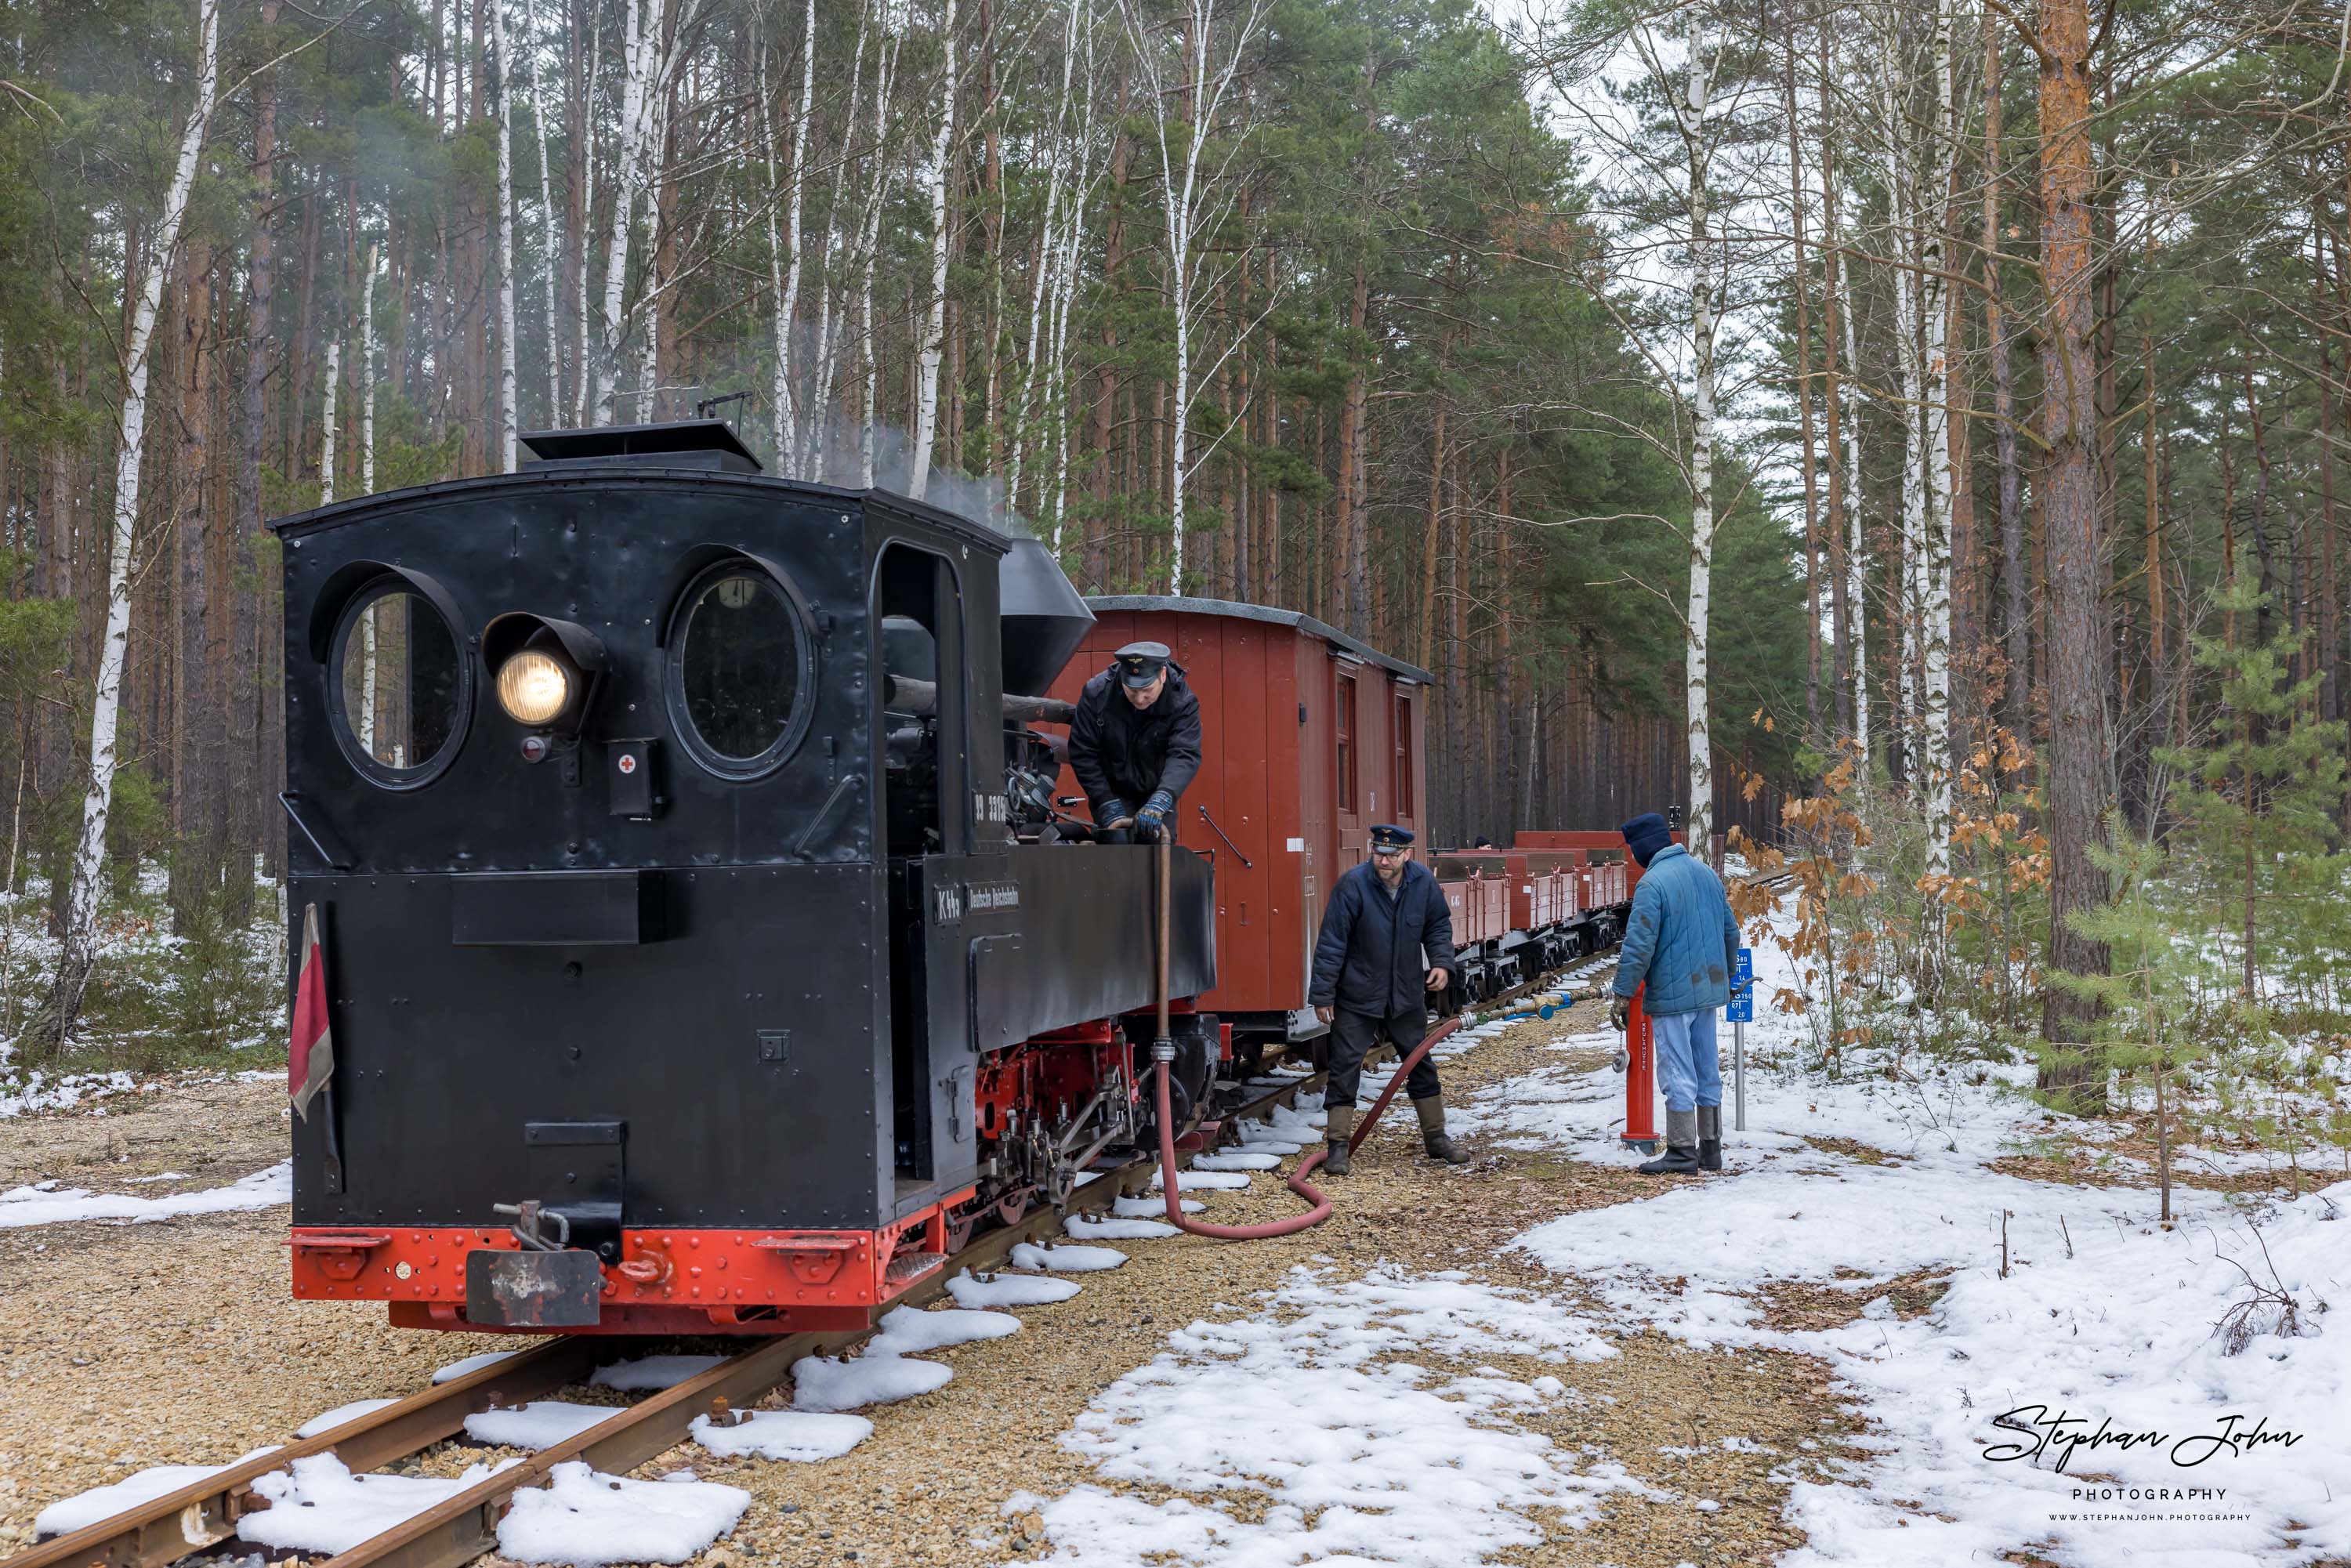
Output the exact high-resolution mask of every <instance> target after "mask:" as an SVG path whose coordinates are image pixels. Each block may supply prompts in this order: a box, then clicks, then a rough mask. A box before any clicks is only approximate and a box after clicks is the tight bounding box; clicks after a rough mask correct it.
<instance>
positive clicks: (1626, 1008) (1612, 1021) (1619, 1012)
mask: <svg viewBox="0 0 2351 1568" xmlns="http://www.w3.org/2000/svg"><path fill="white" fill-rule="evenodd" d="M1608 1027H1609V1028H1610V1029H1613V1030H1615V1031H1616V1032H1617V1033H1618V1034H1623V1033H1624V1032H1625V1030H1628V1029H1631V1028H1632V1027H1633V998H1630V997H1611V998H1608Z"/></svg>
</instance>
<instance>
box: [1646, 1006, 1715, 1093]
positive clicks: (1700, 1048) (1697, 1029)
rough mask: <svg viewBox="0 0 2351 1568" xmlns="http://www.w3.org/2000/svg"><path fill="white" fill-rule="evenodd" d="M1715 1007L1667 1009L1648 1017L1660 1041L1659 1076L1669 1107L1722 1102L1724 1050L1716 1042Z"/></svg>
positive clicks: (1653, 1033)
mask: <svg viewBox="0 0 2351 1568" xmlns="http://www.w3.org/2000/svg"><path fill="white" fill-rule="evenodd" d="M1714 1024H1715V1011H1714V1009H1712V1008H1701V1009H1699V1010H1698V1011H1697V1012H1694V1013H1666V1014H1664V1015H1662V1016H1660V1017H1657V1018H1653V1019H1650V1020H1649V1033H1650V1038H1651V1039H1653V1040H1656V1042H1657V1078H1658V1080H1659V1082H1661V1083H1662V1085H1663V1086H1664V1088H1665V1092H1666V1109H1667V1110H1668V1111H1691V1110H1696V1109H1697V1108H1698V1107H1699V1106H1701V1105H1715V1106H1719V1105H1720V1104H1721V1103H1722V1052H1721V1051H1719V1050H1718V1049H1717V1047H1716V1045H1715V1029H1714Z"/></svg>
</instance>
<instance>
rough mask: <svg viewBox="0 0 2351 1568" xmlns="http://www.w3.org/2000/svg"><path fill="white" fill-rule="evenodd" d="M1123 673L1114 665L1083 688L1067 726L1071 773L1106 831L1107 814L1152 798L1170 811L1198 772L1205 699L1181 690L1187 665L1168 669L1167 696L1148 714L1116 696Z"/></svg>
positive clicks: (1109, 821)
mask: <svg viewBox="0 0 2351 1568" xmlns="http://www.w3.org/2000/svg"><path fill="white" fill-rule="evenodd" d="M1153 646H1155V647H1157V646H1159V644H1157V643H1154V644H1153ZM1122 669H1123V665H1121V664H1113V665H1111V666H1110V668H1108V669H1106V670H1104V671H1103V672H1102V674H1098V675H1096V676H1094V677H1093V678H1092V680H1089V681H1088V682H1087V683H1086V689H1085V691H1084V693H1083V695H1081V696H1080V697H1079V698H1078V711H1077V716H1075V717H1074V718H1072V719H1071V721H1070V771H1071V772H1072V773H1074V774H1076V775H1077V778H1078V788H1079V789H1082V790H1084V791H1085V793H1086V799H1087V800H1091V801H1092V802H1093V811H1094V821H1096V822H1099V823H1101V824H1102V825H1103V826H1104V827H1108V826H1110V825H1111V824H1112V823H1113V822H1115V821H1117V820H1118V818H1117V817H1113V816H1108V815H1105V814H1104V812H1105V810H1106V808H1108V807H1112V806H1119V805H1121V803H1122V802H1123V801H1127V800H1144V799H1146V798H1147V797H1149V796H1152V795H1155V794H1165V796H1166V797H1167V803H1168V806H1169V808H1170V810H1171V811H1172V810H1173V808H1174V806H1175V801H1176V800H1178V799H1179V798H1180V797H1181V796H1182V795H1183V793H1184V790H1185V788H1186V786H1188V785H1189V784H1190V783H1191V782H1192V776H1193V775H1194V774H1196V773H1197V772H1198V771H1199V770H1200V699H1199V698H1197V697H1196V696H1194V695H1192V688H1191V687H1189V686H1187V685H1185V684H1184V669H1183V666H1182V665H1180V664H1169V665H1168V666H1167V685H1166V687H1165V689H1164V690H1163V691H1161V692H1160V694H1159V695H1158V698H1157V699H1156V700H1155V701H1154V702H1153V703H1152V705H1151V706H1149V707H1145V708H1138V707H1136V706H1134V704H1133V703H1131V702H1129V701H1127V700H1126V698H1125V697H1124V696H1123V695H1121V693H1120V692H1119V691H1118V690H1117V689H1116V688H1117V687H1118V686H1119V685H1121V684H1122V675H1121V671H1122ZM1144 685H1150V683H1149V682H1148V681H1146V682H1144ZM1131 814H1132V813H1129V812H1127V811H1126V810H1124V809H1123V807H1122V809H1121V810H1120V812H1119V816H1127V815H1131Z"/></svg>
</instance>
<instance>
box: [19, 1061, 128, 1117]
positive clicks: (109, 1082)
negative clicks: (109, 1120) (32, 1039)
mask: <svg viewBox="0 0 2351 1568" xmlns="http://www.w3.org/2000/svg"><path fill="white" fill-rule="evenodd" d="M137 1087H138V1082H137V1081H136V1080H135V1079H133V1078H132V1077H131V1074H129V1073H128V1072H73V1073H68V1074H67V1075H66V1076H64V1077H62V1078H57V1077H51V1076H49V1075H47V1074H46V1073H42V1072H38V1071H36V1072H31V1073H27V1074H26V1077H25V1080H24V1082H21V1083H18V1084H17V1085H16V1086H15V1087H14V1088H12V1089H10V1090H8V1091H7V1092H5V1093H0V1118H6V1117H9V1116H21V1115H24V1114H25V1113H27V1112H31V1111H57V1110H62V1109H64V1108H65V1107H66V1106H68V1105H72V1104H77V1103H79V1102H80V1101H82V1100H83V1099H85V1098H87V1097H89V1096H91V1095H104V1094H120V1093H123V1092H126V1091H129V1090H131V1089H135V1088H137Z"/></svg>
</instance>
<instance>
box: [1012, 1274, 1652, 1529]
mask: <svg viewBox="0 0 2351 1568" xmlns="http://www.w3.org/2000/svg"><path fill="white" fill-rule="evenodd" d="M1613 1354H1615V1352H1614V1349H1613V1347H1611V1346H1609V1345H1607V1344H1606V1343H1604V1341H1602V1340H1600V1339H1599V1338H1598V1337H1597V1336H1596V1335H1595V1334H1594V1333H1593V1331H1592V1328H1591V1325H1590V1324H1589V1323H1588V1322H1585V1321H1583V1320H1581V1319H1579V1318H1577V1317H1575V1316H1573V1314H1571V1313H1569V1312H1565V1311H1564V1310H1562V1308H1561V1307H1560V1305H1559V1304H1558V1303H1556V1302H1553V1301H1546V1300H1543V1299H1541V1298H1540V1297H1536V1296H1532V1295H1530V1294H1527V1293H1526V1292H1523V1291H1510V1290H1504V1289H1498V1288H1495V1287H1492V1286H1489V1285H1485V1284H1481V1283H1479V1282H1477V1281H1472V1280H1471V1279H1469V1278H1468V1276H1467V1275H1463V1274H1458V1273H1447V1274H1437V1275H1411V1274H1404V1273H1397V1272H1393V1271H1381V1272H1375V1273H1374V1274H1373V1275H1371V1276H1369V1277H1368V1278H1365V1279H1361V1280H1355V1281H1344V1282H1342V1281H1334V1280H1333V1279H1332V1277H1331V1276H1330V1274H1329V1273H1328V1272H1327V1271H1322V1272H1318V1271H1314V1270H1308V1269H1304V1268H1301V1269H1298V1270H1293V1271H1292V1272H1291V1274H1290V1278H1289V1280H1288V1281H1287V1282H1286V1283H1285V1284H1284V1285H1283V1286H1282V1287H1281V1288H1280V1290H1278V1291H1270V1292H1268V1293H1267V1294H1266V1297H1265V1300H1264V1303H1263V1305H1262V1306H1261V1307H1260V1308H1259V1310H1258V1311H1256V1312H1252V1313H1251V1314H1250V1315H1249V1316H1246V1317H1242V1318H1238V1319H1234V1320H1230V1321H1228V1322H1195V1323H1193V1324H1192V1325H1191V1326H1190V1327H1188V1328H1186V1329H1184V1330H1182V1331H1180V1332H1179V1333H1175V1334H1174V1335H1171V1336H1170V1338H1169V1341H1168V1348H1167V1349H1166V1350H1165V1351H1164V1352H1162V1353H1161V1354H1160V1355H1159V1356H1158V1357H1157V1358H1156V1359H1155V1360H1153V1361H1152V1362H1151V1363H1150V1364H1147V1365H1145V1366H1143V1367H1140V1368H1138V1369H1136V1370H1135V1371H1134V1372H1132V1373H1129V1374H1128V1375H1126V1376H1124V1377H1123V1378H1121V1379H1119V1380H1118V1382H1116V1383H1114V1384H1113V1385H1111V1386H1110V1387H1108V1388H1107V1389H1104V1390H1103V1391H1102V1394H1101V1395H1099V1396H1096V1398H1095V1399H1094V1401H1093V1402H1092V1405H1091V1406H1088V1407H1087V1409H1086V1411H1085V1412H1084V1414H1082V1415H1081V1416H1079V1417H1078V1419H1077V1422H1076V1423H1075V1425H1074V1426H1073V1427H1072V1428H1071V1430H1070V1431H1069V1432H1067V1433H1065V1434H1064V1435H1063V1437H1062V1438H1061V1442H1062V1445H1063V1447H1065V1448H1069V1449H1071V1450H1072V1451H1074V1452H1076V1453H1079V1454H1081V1455H1084V1456H1085V1457H1087V1458H1090V1459H1092V1461H1093V1462H1094V1464H1095V1465H1096V1467H1097V1468H1098V1469H1099V1470H1100V1472H1101V1474H1102V1478H1103V1479H1105V1480H1107V1481H1115V1482H1123V1483H1136V1482H1141V1483H1145V1484H1149V1485H1155V1486H1159V1487H1165V1488H1168V1489H1171V1490H1174V1491H1175V1492H1177V1493H1179V1494H1181V1495H1178V1496H1176V1497H1174V1498H1170V1499H1167V1500H1164V1501H1155V1500H1152V1499H1151V1498H1150V1497H1149V1496H1146V1495H1140V1494H1136V1493H1134V1492H1120V1491H1112V1490H1108V1489H1107V1488H1105V1487H1099V1486H1092V1485H1086V1486H1081V1487H1079V1488H1077V1489H1075V1490H1072V1491H1071V1492H1069V1493H1067V1494H1066V1495H1064V1496H1061V1497H1059V1498H1055V1499H1051V1500H1040V1499H1038V1498H1035V1497H1030V1496H1026V1495H1024V1496H1020V1497H1016V1498H1014V1499H1012V1500H1010V1501H1008V1502H1007V1503H1006V1505H1005V1511H1006V1512H1008V1513H1012V1512H1021V1511H1028V1510H1030V1509H1035V1510H1037V1511H1039V1512H1040V1513H1041V1514H1042V1516H1043V1518H1044V1521H1045V1531H1046V1535H1047V1538H1048V1540H1049V1542H1050V1544H1051V1545H1052V1547H1053V1548H1054V1552H1053V1555H1052V1556H1051V1557H1050V1558H1049V1559H1047V1561H1050V1562H1053V1563H1070V1564H1081V1565H1084V1568H1112V1565H1113V1564H1116V1565H1120V1568H1124V1565H1128V1564H1133V1563H1139V1562H1143V1561H1144V1560H1146V1558H1148V1559H1150V1560H1154V1561H1155V1560H1156V1557H1155V1555H1154V1554H1157V1553H1167V1554H1169V1555H1170V1556H1171V1558H1172V1559H1173V1560H1176V1561H1181V1562H1184V1563H1197V1564H1204V1565H1205V1564H1218V1565H1230V1568H1240V1565H1242V1564H1249V1565H1256V1564H1273V1563H1301V1562H1332V1563H1338V1562H1348V1563H1374V1562H1376V1563H1395V1564H1400V1565H1410V1568H1472V1565H1474V1564H1479V1563H1487V1562H1489V1561H1490V1560H1491V1558H1490V1555H1489V1554H1490V1553H1493V1552H1502V1551H1506V1550H1510V1549H1511V1548H1519V1547H1529V1546H1533V1545H1536V1544H1539V1543H1541V1542H1543V1541H1544V1540H1546V1539H1547V1538H1550V1537H1552V1536H1555V1535H1556V1532H1557V1531H1559V1530H1560V1529H1561V1528H1562V1527H1565V1528H1573V1527H1575V1526H1577V1525H1579V1524H1580V1523H1582V1522H1586V1521H1589V1520H1591V1519H1592V1518H1593V1517H1595V1515H1596V1510H1595V1508H1594V1501H1595V1500H1596V1499H1597V1498H1598V1497H1600V1496H1601V1495H1603V1494H1604V1493H1606V1492H1609V1491H1614V1490H1634V1491H1639V1492H1643V1493H1645V1494H1647V1495H1653V1496H1657V1497H1664V1496H1666V1495H1667V1494H1665V1493H1662V1492H1657V1491H1656V1490H1655V1489H1652V1488H1649V1487H1648V1486H1646V1484H1645V1483H1643V1482H1641V1481H1639V1480H1637V1479H1634V1478H1633V1477H1631V1476H1630V1475H1628V1474H1626V1473H1625V1471H1624V1470H1623V1469H1621V1468H1619V1467H1617V1466H1616V1465H1615V1464H1614V1462H1613V1461H1610V1462H1607V1463H1603V1464H1593V1465H1588V1466H1587V1465H1583V1464H1582V1462H1581V1459H1580V1457H1579V1456H1578V1455H1576V1454H1574V1453H1572V1452H1569V1451H1567V1450H1565V1449H1562V1448H1558V1447H1557V1446H1555V1445H1554V1444H1553V1443H1552V1441H1551V1439H1550V1438H1549V1437H1545V1436H1544V1435H1543V1434H1541V1432H1537V1431H1532V1430H1530V1429H1529V1428H1528V1427H1525V1426H1524V1425H1523V1424H1521V1423H1520V1421H1519V1420H1518V1419H1517V1418H1516V1415H1515V1413H1516V1412H1520V1411H1524V1410H1531V1409H1533V1408H1537V1407H1541V1406H1548V1405H1552V1404H1553V1403H1554V1402H1560V1401H1566V1400H1570V1399H1572V1398H1573V1392H1572V1391H1571V1390H1570V1389H1569V1388H1568V1387H1567V1385H1565V1384H1563V1383H1562V1381H1561V1380H1560V1379H1559V1378H1557V1377H1554V1376H1552V1375H1539V1376H1537V1377H1534V1378H1532V1379H1530V1380H1525V1381H1521V1380H1520V1379H1518V1378H1514V1377H1510V1376H1507V1375H1501V1374H1499V1371H1498V1369H1496V1368H1494V1367H1492V1366H1490V1365H1479V1366H1478V1367H1477V1369H1476V1370H1475V1371H1474V1372H1473V1373H1469V1374H1467V1375H1458V1376H1457V1375H1448V1374H1446V1373H1444V1372H1440V1371H1435V1370H1431V1369H1430V1367H1429V1366H1428V1365H1427V1363H1429V1362H1431V1361H1434V1360H1438V1359H1468V1360H1470V1361H1473V1362H1476V1361H1482V1360H1483V1359H1484V1358H1488V1357H1491V1356H1495V1355H1518V1356H1529V1357H1533V1358H1536V1359H1539V1360H1541V1361H1544V1362H1550V1363H1553V1364H1558V1365H1559V1366H1560V1367H1561V1368H1562V1370H1565V1369H1567V1368H1569V1367H1572V1366H1573V1364H1574V1363H1575V1362H1576V1361H1578V1360H1590V1359H1597V1358H1600V1357H1604V1356H1607V1355H1613ZM1391 1358H1408V1359H1391Z"/></svg>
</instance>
